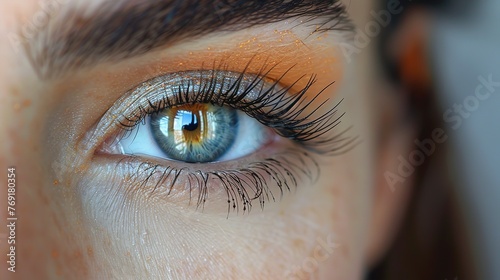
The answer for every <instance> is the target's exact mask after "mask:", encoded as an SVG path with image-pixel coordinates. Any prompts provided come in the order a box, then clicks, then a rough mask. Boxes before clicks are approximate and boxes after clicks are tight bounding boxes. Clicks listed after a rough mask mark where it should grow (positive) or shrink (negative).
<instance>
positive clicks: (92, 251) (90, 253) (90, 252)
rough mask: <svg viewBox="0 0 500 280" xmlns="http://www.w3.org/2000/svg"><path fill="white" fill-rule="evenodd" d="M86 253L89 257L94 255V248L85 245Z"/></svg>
mask: <svg viewBox="0 0 500 280" xmlns="http://www.w3.org/2000/svg"><path fill="white" fill-rule="evenodd" d="M87 255H89V257H93V256H94V250H93V249H92V247H90V246H88V247H87Z"/></svg>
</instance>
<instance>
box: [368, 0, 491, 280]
mask: <svg viewBox="0 0 500 280" xmlns="http://www.w3.org/2000/svg"><path fill="white" fill-rule="evenodd" d="M391 2H393V1H392V0H384V1H383V3H381V6H380V9H381V10H383V9H384V8H385V7H389V6H390V5H391ZM401 4H402V5H403V6H404V7H405V8H404V9H402V10H401V13H397V14H392V18H391V20H390V21H389V24H388V26H387V27H386V28H384V30H383V31H382V32H383V33H382V34H381V36H379V37H377V38H380V40H379V42H378V43H379V47H378V51H379V55H380V56H379V57H380V60H381V61H380V62H381V64H382V65H383V67H384V68H385V69H386V75H387V77H388V79H390V81H391V82H392V83H393V84H395V85H397V86H399V87H401V88H403V89H404V90H407V91H410V92H411V93H412V94H411V96H412V97H411V100H409V101H408V108H409V110H412V114H413V115H414V116H415V117H416V118H419V119H420V120H421V122H422V129H421V133H420V137H422V138H419V139H423V138H425V137H429V135H430V134H431V132H432V130H433V129H434V128H440V127H442V128H443V129H444V130H445V131H446V134H447V135H448V138H447V140H446V142H445V143H444V144H445V146H446V149H445V148H441V147H440V148H439V151H438V152H436V154H435V155H433V156H432V162H429V163H426V164H425V165H424V166H422V170H420V171H419V172H420V175H418V183H419V187H418V188H416V189H417V190H416V195H415V201H413V204H412V205H413V206H412V207H410V208H412V209H411V210H409V214H408V218H407V219H406V220H405V226H404V230H403V232H402V233H401V234H400V236H399V237H398V242H397V244H396V245H394V246H393V248H391V250H390V252H389V253H388V257H387V258H386V259H385V260H384V261H382V262H381V264H379V266H378V267H377V268H375V269H374V270H373V271H372V273H371V278H370V279H372V278H373V279H392V278H396V277H391V275H398V274H399V276H400V278H399V279H402V278H401V276H402V274H401V273H402V272H404V271H408V270H406V269H405V268H404V267H405V265H408V266H410V264H413V265H414V267H413V270H414V275H410V276H408V277H406V276H405V277H403V279H469V278H464V277H471V278H473V279H500V218H499V214H500V207H499V205H500V129H499V128H500V17H499V14H500V1H498V0H482V1H466V0H427V1H417V0H414V1H411V0H408V1H404V0H402V1H401ZM377 14H378V16H379V17H380V16H383V15H382V14H381V13H377V12H376V13H374V14H372V16H373V17H374V18H375V19H376V18H377ZM379 20H381V21H382V20H383V17H382V18H379ZM401 50H404V51H401ZM452 220H453V221H452ZM403 247H405V250H404V253H402V248H403ZM408 248H410V250H408ZM398 251H399V253H398ZM395 256H396V257H395ZM396 258H397V259H396ZM405 263H407V264H405ZM404 275H407V274H404ZM436 275H440V276H439V277H441V276H443V278H435V277H436ZM445 275H447V276H446V277H447V278H444V277H445ZM464 275H465V276H464ZM450 277H451V278H450ZM453 277H455V278H453Z"/></svg>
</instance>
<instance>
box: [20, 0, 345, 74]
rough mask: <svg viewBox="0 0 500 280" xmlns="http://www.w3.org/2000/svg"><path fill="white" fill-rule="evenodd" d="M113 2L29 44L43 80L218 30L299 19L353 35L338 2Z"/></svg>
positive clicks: (65, 19) (66, 17)
mask: <svg viewBox="0 0 500 280" xmlns="http://www.w3.org/2000/svg"><path fill="white" fill-rule="evenodd" d="M111 2H112V1H109V2H108V1H107V2H105V3H103V4H102V5H101V6H99V7H98V9H96V10H94V11H92V12H90V13H83V12H82V11H78V10H70V11H69V12H66V13H64V14H63V15H62V16H60V17H58V18H57V19H55V20H54V22H51V23H50V24H49V25H47V27H46V28H44V30H41V31H40V32H38V33H37V35H36V36H35V37H34V38H33V40H32V41H31V42H28V43H27V44H25V51H26V52H27V55H28V57H29V59H30V61H31V63H32V64H33V66H34V68H35V70H36V71H37V73H38V74H39V76H40V77H42V78H50V77H53V76H58V75H60V74H61V73H66V72H67V71H70V70H74V69H75V68H82V67H86V66H90V65H93V64H96V63H101V62H108V61H118V60H120V59H125V58H129V57H132V56H137V55H141V54H145V53H147V52H149V51H151V50H155V49H158V48H160V47H164V46H168V44H170V43H173V42H179V41H181V40H186V39H190V38H196V37H199V36H202V35H206V34H209V33H213V32H216V31H219V32H221V31H238V30H242V29H245V28H249V27H253V26H258V25H264V24H270V23H276V22H279V21H284V20H291V19H295V18H297V19H299V18H300V23H297V24H296V25H300V24H308V23H310V24H314V26H315V29H314V32H325V31H330V30H345V31H352V30H354V28H353V26H352V24H351V22H350V20H349V18H348V16H347V13H346V11H345V8H344V6H343V5H342V4H341V3H340V1H339V0H259V1H249V0H214V1H208V0H172V1H144V0H143V1H133V0H124V1H120V2H119V3H116V2H115V3H111ZM318 20H319V21H318ZM313 21H314V23H313Z"/></svg>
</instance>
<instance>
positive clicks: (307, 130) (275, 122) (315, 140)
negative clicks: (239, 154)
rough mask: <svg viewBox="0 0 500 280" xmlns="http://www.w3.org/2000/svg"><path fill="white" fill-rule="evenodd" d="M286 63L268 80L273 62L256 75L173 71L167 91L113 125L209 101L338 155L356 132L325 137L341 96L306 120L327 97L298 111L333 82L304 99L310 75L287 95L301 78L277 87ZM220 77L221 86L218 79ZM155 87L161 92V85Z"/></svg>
mask: <svg viewBox="0 0 500 280" xmlns="http://www.w3.org/2000/svg"><path fill="white" fill-rule="evenodd" d="M247 67H248V66H247ZM292 68H293V67H292ZM292 68H289V69H288V70H287V71H286V72H285V73H284V74H282V75H281V76H280V77H279V78H278V79H276V80H274V81H273V82H272V83H269V82H268V81H267V80H268V78H266V76H267V74H268V73H269V72H271V71H272V70H273V67H272V68H270V69H268V70H266V71H264V70H261V71H260V72H259V73H258V74H256V75H249V74H247V73H246V68H245V70H244V71H242V72H241V73H235V72H231V71H224V70H198V71H188V72H179V73H177V74H178V75H179V76H180V77H181V79H180V80H179V81H178V83H179V86H178V87H177V90H176V92H175V93H174V94H173V95H172V96H169V95H163V96H162V97H161V98H160V99H157V101H152V100H150V99H148V100H147V106H141V105H139V106H138V108H137V109H136V110H135V113H134V114H133V115H131V116H123V119H122V120H120V121H119V125H120V127H121V128H123V129H124V130H126V131H130V130H132V129H133V128H134V127H135V126H136V125H138V124H139V123H144V121H145V118H146V117H147V116H149V115H152V114H155V113H158V112H160V111H161V110H163V109H165V108H170V107H175V106H181V105H187V104H195V103H210V104H212V105H218V106H227V107H231V108H233V109H237V110H241V111H243V112H245V113H246V114H247V115H248V116H250V117H252V118H254V119H256V120H257V121H259V122H260V123H262V124H263V125H265V126H267V127H270V128H272V129H273V130H274V131H275V132H276V133H277V134H278V135H280V136H282V137H285V138H288V139H291V140H293V141H295V142H297V143H300V144H302V145H303V146H305V147H306V148H308V149H309V150H311V151H313V152H316V153H320V154H328V155H332V154H339V153H344V152H346V151H348V150H350V149H352V148H353V147H354V146H356V145H357V143H358V138H357V137H348V136H345V134H346V133H347V132H348V130H350V127H349V128H347V129H345V130H344V131H341V132H340V133H338V134H336V135H334V136H330V137H325V135H326V134H327V133H328V132H329V131H331V130H332V129H333V128H334V127H336V126H338V125H339V124H340V122H341V118H342V117H343V116H344V114H345V113H341V114H340V115H339V114H338V107H339V105H340V104H341V102H342V100H341V101H340V102H339V103H337V104H336V105H335V106H334V107H333V108H331V109H329V110H328V111H327V112H325V113H323V114H322V115H320V116H319V117H315V118H314V119H311V118H312V116H313V114H315V113H316V112H318V110H320V108H322V107H324V105H325V104H326V103H327V102H328V99H327V100H325V101H323V102H322V103H321V104H319V105H318V106H317V107H316V108H314V109H312V110H311V111H310V112H308V113H307V114H305V115H304V112H305V111H306V110H307V109H308V108H310V107H311V106H312V104H313V103H314V101H315V100H317V99H318V97H319V96H320V95H321V94H322V93H323V92H324V91H325V90H326V89H327V88H329V87H330V86H331V85H332V84H333V83H334V82H332V83H330V84H329V85H327V86H326V87H324V88H323V89H322V90H321V91H319V92H318V93H316V94H315V95H314V96H313V98H312V99H310V100H306V99H305V96H306V94H307V93H308V91H309V90H310V88H311V86H312V85H313V84H314V83H315V82H316V76H315V75H312V76H311V78H309V80H308V82H307V84H306V85H305V86H304V87H303V88H302V89H301V90H299V91H298V92H297V93H294V94H290V91H291V89H292V88H293V87H294V86H295V85H296V84H297V83H298V82H299V81H300V80H301V79H303V78H304V77H301V78H299V79H297V80H296V81H295V82H294V83H292V84H291V85H288V86H287V87H282V86H281V85H280V84H281V81H282V80H283V78H284V77H285V76H286V75H287V73H288V72H289V71H290V70H291V69H292ZM263 69H264V68H263ZM186 73H189V75H192V74H193V73H197V74H198V75H199V79H198V80H193V79H187V80H185V79H184V77H182V76H183V74H186ZM207 78H208V79H207ZM248 78H251V80H248ZM162 79H163V77H157V78H153V79H151V80H149V81H147V82H145V83H143V85H151V84H154V83H155V82H157V80H158V81H160V82H161V80H162ZM227 79H233V80H234V81H233V83H232V84H231V85H224V83H225V82H226V80H227ZM221 80H222V85H221V84H220V82H221ZM195 83H198V85H197V88H198V89H197V90H196V91H195V92H191V91H192V90H193V88H195V86H194V85H195ZM259 87H260V88H259ZM139 88H140V87H139ZM256 88H257V89H258V94H257V96H256V97H254V98H249V95H250V94H253V93H254V90H255V89H256ZM159 91H160V92H161V90H159ZM159 94H161V93H159Z"/></svg>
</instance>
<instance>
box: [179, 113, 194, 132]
mask: <svg viewBox="0 0 500 280" xmlns="http://www.w3.org/2000/svg"><path fill="white" fill-rule="evenodd" d="M197 128H198V118H197V117H196V115H195V114H193V113H192V112H191V122H190V123H189V124H185V125H183V126H182V129H183V130H187V131H195V130H196V129H197Z"/></svg>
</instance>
